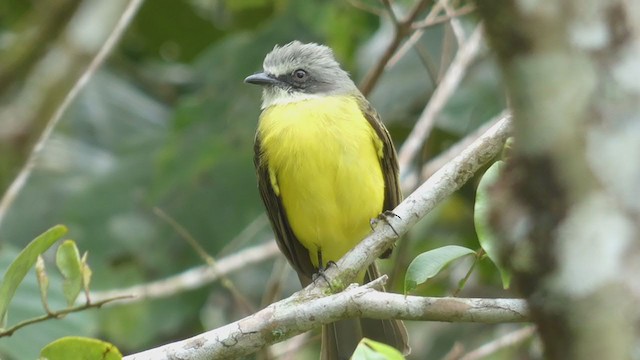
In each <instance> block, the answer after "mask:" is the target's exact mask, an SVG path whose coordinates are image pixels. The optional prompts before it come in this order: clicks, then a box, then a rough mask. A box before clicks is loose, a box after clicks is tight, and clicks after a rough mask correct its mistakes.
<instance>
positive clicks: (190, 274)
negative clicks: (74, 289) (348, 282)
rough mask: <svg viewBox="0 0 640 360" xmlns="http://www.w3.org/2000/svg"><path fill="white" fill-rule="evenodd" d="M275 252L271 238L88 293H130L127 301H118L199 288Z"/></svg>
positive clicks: (94, 296) (94, 295) (100, 295)
mask: <svg viewBox="0 0 640 360" xmlns="http://www.w3.org/2000/svg"><path fill="white" fill-rule="evenodd" d="M278 254H279V250H278V246H277V245H276V243H275V241H273V240H271V241H268V242H266V243H264V244H261V245H256V246H254V247H251V248H247V249H244V250H241V251H238V252H237V253H234V254H232V255H230V256H227V257H224V258H222V259H220V260H218V262H217V264H216V266H215V267H211V266H208V265H202V266H198V267H195V268H192V269H189V270H187V271H185V272H182V273H180V274H177V275H174V276H171V277H168V278H165V279H162V280H158V281H154V282H150V283H145V284H141V285H135V286H131V287H128V288H123V289H114V290H107V291H95V292H92V293H91V298H92V299H105V298H110V297H116V296H126V295H130V296H131V298H130V299H128V300H127V301H126V302H120V303H118V304H122V303H132V302H139V301H142V300H146V299H156V298H165V297H169V296H172V295H175V294H179V293H181V292H184V291H188V290H193V289H197V288H200V287H202V286H204V285H206V284H208V283H211V282H212V281H215V280H217V279H219V278H220V276H221V275H226V274H229V273H232V272H234V271H236V270H238V269H242V268H245V267H247V266H249V265H251V264H254V263H257V262H261V261H264V260H267V259H270V258H273V257H275V256H277V255H278Z"/></svg>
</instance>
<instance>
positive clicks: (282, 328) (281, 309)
mask: <svg viewBox="0 0 640 360" xmlns="http://www.w3.org/2000/svg"><path fill="white" fill-rule="evenodd" d="M385 281H386V276H383V277H382V278H380V279H377V280H374V281H373V282H371V283H368V284H365V285H362V286H352V287H349V288H347V289H346V290H345V291H343V292H341V293H338V294H335V295H331V296H326V297H324V296H321V295H319V296H315V297H309V294H308V289H305V290H302V291H300V292H298V293H296V294H294V295H293V296H291V297H290V298H287V299H285V300H282V301H279V302H277V303H274V304H271V305H269V306H268V307H266V308H265V309H263V310H261V311H259V312H257V313H255V314H253V315H251V316H249V317H246V318H244V319H242V320H239V321H236V322H234V323H231V324H228V325H225V326H223V327H221V328H218V329H215V330H212V331H209V332H206V333H204V334H201V335H198V336H195V337H192V338H190V339H186V340H182V341H179V342H176V343H172V344H168V345H164V346H161V347H158V348H155V349H151V350H148V351H144V352H141V353H138V354H133V355H129V356H125V357H124V359H125V360H151V359H153V360H165V359H166V360H169V359H176V358H179V359H190V360H200V359H202V360H204V359H230V358H236V357H240V356H244V355H248V354H251V353H253V352H255V351H257V350H259V349H260V348H262V347H264V346H265V345H267V344H271V343H274V342H279V341H283V340H286V339H288V338H290V337H293V336H295V335H297V334H300V333H302V332H305V331H308V330H311V329H314V328H316V327H319V326H320V325H321V324H328V323H332V322H334V321H336V320H340V319H344V318H351V317H362V316H364V317H369V318H380V319H391V318H400V319H404V320H422V321H450V322H480V323H504V322H522V321H527V320H528V311H527V308H526V303H525V302H524V301H523V300H519V299H460V298H427V297H418V296H404V295H399V294H392V293H386V292H380V291H377V290H375V289H374V288H376V287H378V288H379V287H380V286H381V285H382V284H383V283H384V282H385Z"/></svg>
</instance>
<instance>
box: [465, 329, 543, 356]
mask: <svg viewBox="0 0 640 360" xmlns="http://www.w3.org/2000/svg"><path fill="white" fill-rule="evenodd" d="M535 333H536V327H535V326H533V325H531V326H527V327H523V328H522V329H518V330H516V331H513V332H510V333H508V334H506V335H504V336H501V337H499V338H497V339H495V340H493V341H491V342H488V343H486V344H484V345H482V346H480V347H479V348H477V349H475V350H473V351H471V352H469V353H467V354H466V355H463V356H461V357H460V358H459V359H458V360H480V359H483V358H485V357H487V356H490V355H492V354H495V353H496V352H498V350H502V349H504V348H506V347H509V346H514V345H517V344H518V343H521V342H523V341H525V340H527V339H528V338H530V337H532V336H533V335H535Z"/></svg>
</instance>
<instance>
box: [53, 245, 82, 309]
mask: <svg viewBox="0 0 640 360" xmlns="http://www.w3.org/2000/svg"><path fill="white" fill-rule="evenodd" d="M56 265H57V266H58V269H59V270H60V273H61V274H62V276H63V277H64V282H63V283H62V292H63V293H64V296H65V298H66V299H67V305H69V306H71V305H73V303H74V302H75V301H76V298H77V297H78V294H80V291H81V290H82V282H83V271H82V270H83V266H82V261H81V260H80V252H79V251H78V247H77V246H76V243H75V241H73V240H65V241H64V242H63V243H62V244H61V245H60V246H59V247H58V252H57V253H56Z"/></svg>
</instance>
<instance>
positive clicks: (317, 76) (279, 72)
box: [263, 41, 357, 94]
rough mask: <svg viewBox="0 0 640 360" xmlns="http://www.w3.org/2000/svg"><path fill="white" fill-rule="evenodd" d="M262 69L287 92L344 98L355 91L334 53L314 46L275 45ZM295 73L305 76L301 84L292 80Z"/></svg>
mask: <svg viewBox="0 0 640 360" xmlns="http://www.w3.org/2000/svg"><path fill="white" fill-rule="evenodd" d="M263 68H264V72H265V73H266V74H268V75H269V76H272V77H275V78H277V79H279V80H280V81H281V82H280V87H281V88H282V87H284V88H286V90H287V91H288V92H301V93H306V94H344V93H352V92H353V91H354V90H355V91H357V89H356V86H355V85H354V83H353V81H351V79H350V78H349V74H348V73H347V72H346V71H344V70H342V69H341V68H340V64H339V63H338V62H337V61H336V59H335V56H334V55H333V51H331V49H330V48H329V47H327V46H324V45H319V44H316V43H308V44H303V43H301V42H299V41H293V42H290V43H288V44H286V45H283V46H278V45H276V46H275V47H274V48H273V50H272V51H271V52H270V53H269V54H267V56H266V57H265V59H264V63H263ZM298 70H302V71H304V72H305V73H306V75H305V78H304V79H303V81H301V80H300V79H297V78H295V72H296V71H298Z"/></svg>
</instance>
